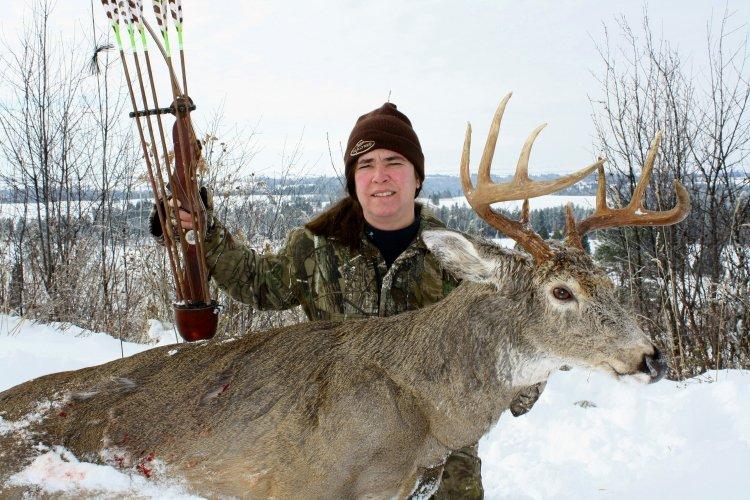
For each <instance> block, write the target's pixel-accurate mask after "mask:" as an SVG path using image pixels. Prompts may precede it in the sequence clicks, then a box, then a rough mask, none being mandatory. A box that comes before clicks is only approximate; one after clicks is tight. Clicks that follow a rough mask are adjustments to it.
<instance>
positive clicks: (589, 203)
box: [420, 194, 596, 211]
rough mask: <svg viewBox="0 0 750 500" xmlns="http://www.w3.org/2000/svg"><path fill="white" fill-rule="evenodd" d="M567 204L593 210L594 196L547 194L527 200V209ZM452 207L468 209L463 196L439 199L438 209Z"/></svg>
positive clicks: (515, 206)
mask: <svg viewBox="0 0 750 500" xmlns="http://www.w3.org/2000/svg"><path fill="white" fill-rule="evenodd" d="M420 201H422V202H429V200H423V199H420ZM568 203H572V204H573V205H575V206H578V207H581V208H590V209H592V210H593V208H594V207H595V206H596V196H580V195H557V194H548V195H544V196H539V197H538V198H533V199H531V200H529V208H530V209H531V210H541V209H543V208H552V207H563V206H565V205H567V204H568ZM430 205H432V203H430ZM453 205H458V206H461V207H468V206H469V202H468V201H466V198H465V197H463V196H456V197H453V198H441V199H440V203H439V204H438V207H447V208H450V207H452V206H453ZM522 205H523V200H516V201H504V202H502V203H493V204H492V206H493V207H494V208H504V209H506V210H511V211H512V210H521V206H522ZM432 206H435V205H432Z"/></svg>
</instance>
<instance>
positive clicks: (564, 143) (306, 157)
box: [0, 0, 750, 175]
mask: <svg viewBox="0 0 750 500" xmlns="http://www.w3.org/2000/svg"><path fill="white" fill-rule="evenodd" d="M29 1H30V0H4V1H3V4H4V6H3V14H2V20H0V30H1V32H2V35H3V36H4V37H5V38H6V39H7V38H12V37H14V36H15V33H16V32H17V31H18V30H19V27H20V25H21V23H22V18H23V12H24V9H25V8H26V5H27V3H28V2H29ZM147 1H148V0H147ZM8 4H10V7H7V5H8ZM644 6H645V7H646V8H647V9H648V12H649V16H650V18H651V22H652V26H653V28H654V31H655V32H656V34H657V35H660V34H661V35H663V37H664V38H665V39H667V40H669V41H670V43H672V44H673V45H674V46H676V47H678V48H679V50H680V52H681V54H682V55H683V57H684V58H685V59H686V60H688V61H689V62H690V63H691V64H692V66H693V68H694V69H695V71H696V72H697V73H698V74H699V73H700V71H701V70H702V67H703V64H704V62H705V53H706V30H707V24H708V22H709V20H710V19H711V18H712V16H713V18H714V20H716V19H717V18H720V17H721V14H722V12H723V10H724V8H725V6H726V7H727V8H728V10H729V11H730V12H733V13H734V15H733V17H732V21H731V24H732V25H733V26H734V27H742V30H744V32H745V33H747V26H746V23H747V21H748V20H750V2H748V1H746V0H743V1H740V0H733V1H729V2H728V3H727V2H724V1H709V0H664V1H651V2H646V3H645V4H644V3H641V2H638V1H613V0H607V1H601V0H600V1H575V0H550V1H525V2H520V1H505V0H503V1H500V0H495V1H461V2H457V1H406V0H384V1H377V2H374V1H372V2H365V1H326V2H322V1H292V0H288V1H242V2H239V1H238V2H226V1H216V0H213V1H203V0H200V1H199V0H183V8H184V11H185V37H186V51H187V52H186V54H187V61H188V62H187V67H188V82H189V86H190V95H191V97H192V98H193V99H194V101H195V102H196V103H197V104H198V106H199V110H198V111H197V112H196V114H195V115H194V120H195V122H196V124H197V125H200V124H201V119H203V118H205V117H206V116H209V115H211V114H212V110H215V109H218V108H219V107H220V106H221V104H222V103H223V104H224V124H225V126H226V127H227V128H230V127H231V126H234V125H235V124H236V125H238V126H240V127H245V128H248V127H253V126H255V125H256V124H257V131H258V132H259V136H258V139H257V142H256V144H257V145H258V147H260V148H261V149H262V150H261V152H260V153H259V154H258V155H257V156H256V157H255V159H254V160H253V162H252V164H251V165H249V166H248V167H249V169H252V170H253V171H255V172H257V173H263V174H268V173H272V172H274V171H278V170H279V169H280V165H281V161H282V151H284V147H285V145H286V150H287V152H289V151H290V150H292V149H293V148H294V146H295V145H296V144H297V143H298V142H299V143H300V145H301V147H302V156H301V158H300V159H299V161H298V166H299V169H298V170H299V171H304V172H307V173H326V174H333V170H332V168H331V166H330V161H329V159H328V148H327V145H326V133H328V134H329V135H330V138H331V142H332V144H333V145H334V148H335V149H334V154H335V161H336V164H337V167H339V168H341V165H342V161H341V160H340V155H339V146H338V145H339V143H344V144H345V143H346V139H347V137H348V134H349V132H350V130H351V127H352V126H353V124H354V122H355V120H356V118H357V117H358V116H359V115H361V114H363V113H365V112H367V111H370V110H372V109H374V108H376V107H378V106H380V105H381V104H383V102H385V101H386V100H387V98H388V95H389V93H390V96H391V97H390V100H391V102H394V103H396V104H397V105H398V107H399V109H400V110H402V111H403V112H404V113H406V114H407V116H409V117H410V118H411V120H412V123H413V125H414V128H415V129H416V131H417V133H418V135H419V138H420V140H421V142H422V147H423V149H424V153H425V157H426V168H427V172H428V173H456V172H457V168H458V161H459V157H460V151H461V145H462V141H463V135H464V130H465V127H466V122H467V121H470V122H471V123H472V127H473V129H474V137H475V141H474V148H473V151H474V155H473V162H472V163H473V169H474V170H476V161H477V159H478V158H479V155H480V148H481V146H482V145H483V143H484V139H485V134H486V131H487V128H488V126H489V123H490V120H491V118H492V113H493V112H494V110H495V107H496V106H497V103H498V101H499V99H500V98H501V97H502V96H503V95H504V94H505V93H507V92H509V91H513V98H512V99H511V101H510V103H509V106H508V108H507V110H506V114H505V119H504V122H503V127H502V130H501V135H500V142H499V145H498V149H497V152H496V154H495V162H494V165H495V166H494V168H493V172H496V173H507V172H510V171H512V169H513V168H514V167H513V166H514V165H515V161H516V159H517V156H518V153H519V152H520V149H521V145H522V144H523V141H524V140H525V138H526V135H527V134H528V133H529V132H531V130H532V129H533V128H534V127H535V126H536V125H538V124H539V123H542V122H547V123H548V124H549V125H548V127H547V128H546V129H545V130H544V131H543V132H542V134H541V135H540V136H539V139H538V140H537V143H536V146H535V149H534V153H533V154H532V160H531V173H532V175H533V172H534V171H545V172H548V171H559V172H565V171H571V170H573V169H576V168H579V167H581V166H584V165H587V164H589V163H591V161H593V160H594V159H595V157H596V155H597V152H596V151H595V150H594V146H593V135H594V126H593V121H592V119H591V106H590V104H589V97H597V96H599V95H600V89H599V88H598V85H597V82H596V80H595V77H594V76H593V75H592V73H593V74H601V71H602V63H601V60H600V58H599V56H598V54H597V51H596V45H597V44H601V43H602V42H603V33H604V29H603V27H604V25H605V24H606V25H607V26H609V28H610V32H611V33H613V34H615V35H616V36H615V37H614V40H613V41H614V42H615V43H620V42H621V39H620V38H619V33H620V32H619V31H618V30H617V26H616V18H618V17H619V16H624V17H625V18H626V19H627V20H628V22H629V23H630V24H631V25H632V26H634V27H639V26H640V24H641V22H642V19H643V10H644ZM90 9H91V5H90V2H89V1H81V0H77V1H69V0H65V1H59V2H58V5H57V6H56V8H55V11H54V19H53V23H54V26H55V30H56V32H57V33H60V34H61V35H62V36H63V37H65V36H73V33H74V31H75V30H78V31H79V34H83V35H85V36H88V37H90V36H91V34H90V33H91V32H90V30H91V21H90ZM94 9H95V10H94V12H95V15H96V16H97V19H98V21H99V29H101V30H102V31H101V33H100V35H101V36H102V37H103V36H105V35H104V34H105V33H106V29H108V28H107V27H106V23H105V22H104V14H103V11H102V7H101V5H100V2H99V0H96V2H94ZM76 20H77V21H76ZM82 30H88V33H84V32H83V31H82ZM118 69H119V67H118ZM118 74H119V71H118ZM123 119H126V118H125V117H124V116H123Z"/></svg>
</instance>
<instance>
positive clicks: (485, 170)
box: [477, 92, 513, 186]
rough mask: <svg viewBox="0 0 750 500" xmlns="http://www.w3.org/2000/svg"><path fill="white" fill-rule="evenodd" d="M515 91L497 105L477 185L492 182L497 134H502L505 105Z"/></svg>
mask: <svg viewBox="0 0 750 500" xmlns="http://www.w3.org/2000/svg"><path fill="white" fill-rule="evenodd" d="M512 95H513V92H508V93H507V94H506V96H505V97H503V100H502V101H500V104H498V106H497V110H496V111H495V116H494V117H493V118H492V126H491V127H490V131H489V132H488V133H487V142H486V143H485V145H484V152H483V153H482V159H481V161H480V162H479V171H478V172H477V186H479V185H480V184H484V183H489V182H492V179H491V178H490V166H491V165H492V157H493V156H494V155H495V146H496V145H497V136H498V135H500V122H502V121H503V114H504V113H505V106H506V105H507V104H508V101H509V100H510V97H511V96H512Z"/></svg>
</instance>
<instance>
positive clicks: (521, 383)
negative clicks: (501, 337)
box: [495, 346, 570, 388]
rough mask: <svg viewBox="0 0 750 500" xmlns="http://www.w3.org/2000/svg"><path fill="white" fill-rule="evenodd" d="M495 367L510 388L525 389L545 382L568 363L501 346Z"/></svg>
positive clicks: (559, 359)
mask: <svg viewBox="0 0 750 500" xmlns="http://www.w3.org/2000/svg"><path fill="white" fill-rule="evenodd" d="M502 349H503V350H502V352H499V353H498V356H497V359H498V361H497V363H496V365H495V367H496V369H497V373H498V376H499V377H503V376H505V377H507V378H508V379H509V382H510V386H511V387H518V388H520V387H526V386H529V385H534V384H538V383H539V382H544V381H546V380H547V379H548V378H549V376H550V374H551V373H552V372H554V371H557V370H558V369H559V368H560V367H561V366H562V365H564V364H566V363H568V364H570V361H567V360H564V359H562V358H559V357H557V356H553V355H551V354H547V353H542V352H539V351H537V352H536V353H533V354H530V353H528V352H521V351H519V350H518V349H516V348H515V347H513V346H503V348H502Z"/></svg>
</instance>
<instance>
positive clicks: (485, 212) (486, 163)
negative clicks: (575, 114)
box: [461, 93, 604, 262]
mask: <svg viewBox="0 0 750 500" xmlns="http://www.w3.org/2000/svg"><path fill="white" fill-rule="evenodd" d="M511 95H512V93H508V95H506V96H505V97H504V98H503V100H502V101H500V105H499V106H498V107H497V111H496V112H495V117H494V119H493V120H492V127H490V131H489V134H488V135H487V143H486V144H485V146H484V152H483V153H482V159H481V161H480V163H479V171H478V172H477V187H476V188H474V187H473V186H472V184H471V176H470V175H469V151H470V149H471V124H468V125H467V127H466V138H465V139H464V149H463V154H462V155H461V185H462V186H463V190H464V194H465V195H466V199H467V200H468V201H469V204H470V205H471V207H472V208H473V209H474V211H475V212H476V213H477V215H479V216H480V217H481V218H482V219H484V220H485V221H486V222H487V223H488V224H489V225H491V226H492V227H494V228H496V229H498V230H500V231H502V232H503V233H505V234H506V235H508V236H509V237H511V238H513V239H514V240H516V241H517V242H518V244H519V245H521V247H523V248H524V249H525V250H526V251H527V252H529V253H530V254H531V255H532V256H533V257H534V260H536V261H538V262H541V261H543V260H547V259H549V258H550V257H551V256H552V251H551V250H550V248H549V246H548V245H547V243H545V242H544V240H543V239H542V237H541V236H539V235H538V234H537V233H535V232H534V230H533V229H531V228H530V227H529V226H528V220H524V217H522V220H521V221H516V220H512V219H509V218H507V217H505V216H504V215H502V214H500V213H498V212H496V211H494V210H493V209H492V208H491V207H490V205H491V204H492V203H497V202H500V201H511V200H525V201H524V209H525V212H526V213H528V199H529V198H536V197H537V196H542V195H545V194H550V193H554V192H555V191H559V190H561V189H563V188H566V187H568V186H570V185H573V184H575V183H576V182H578V181H580V180H581V179H583V178H585V177H586V176H587V175H589V174H590V173H591V172H593V171H594V170H595V169H596V168H601V165H602V163H603V162H604V160H599V161H597V162H596V163H594V164H592V165H589V166H588V167H586V168H583V169H581V170H579V171H577V172H574V173H572V174H570V175H567V176H565V177H563V178H561V179H555V180H552V181H532V180H531V179H529V156H530V154H531V147H532V146H533V144H534V140H535V139H536V137H537V135H539V132H541V131H542V129H543V128H544V127H545V126H546V123H545V124H542V125H540V126H538V127H537V128H536V129H534V131H533V132H531V134H530V135H529V137H528V139H526V143H525V144H524V145H523V149H522V150H521V155H520V157H519V158H518V164H517V166H516V175H515V177H514V179H513V180H512V181H511V182H506V183H502V184H496V183H493V182H492V179H491V177H490V166H491V165H492V157H493V155H494V153H495V145H496V144H497V136H498V135H499V133H500V122H501V121H502V119H503V113H504V112H505V106H506V104H507V103H508V100H509V99H510V96H511ZM525 218H526V219H527V218H528V216H526V217H525Z"/></svg>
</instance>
